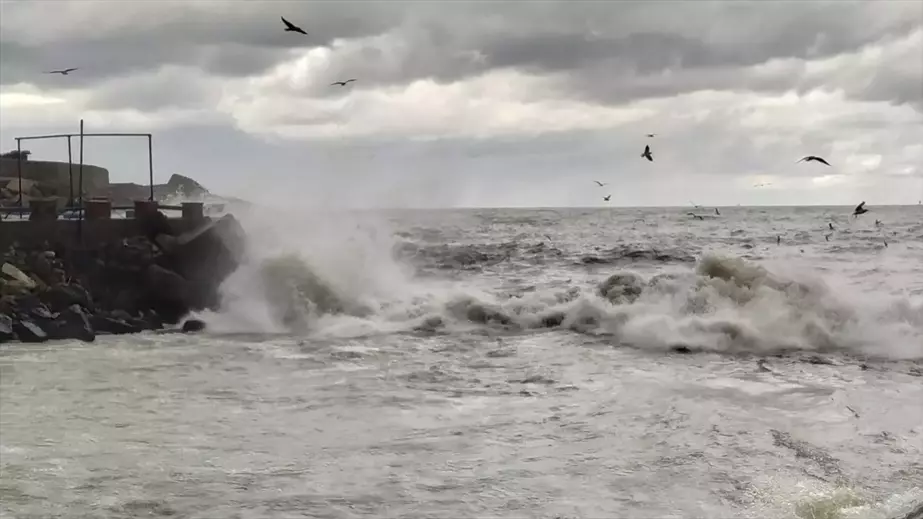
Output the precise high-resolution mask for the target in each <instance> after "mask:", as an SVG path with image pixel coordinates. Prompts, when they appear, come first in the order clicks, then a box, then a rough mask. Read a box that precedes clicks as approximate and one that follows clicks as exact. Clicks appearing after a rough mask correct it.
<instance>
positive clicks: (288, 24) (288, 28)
mask: <svg viewBox="0 0 923 519" xmlns="http://www.w3.org/2000/svg"><path fill="white" fill-rule="evenodd" d="M280 18H282V23H284V24H285V32H300V33H301V34H304V35H305V36H307V35H308V33H306V32H304V29H302V28H301V27H298V26H297V25H295V24H293V23H292V22H290V21H288V20H286V19H285V17H284V16H280Z"/></svg>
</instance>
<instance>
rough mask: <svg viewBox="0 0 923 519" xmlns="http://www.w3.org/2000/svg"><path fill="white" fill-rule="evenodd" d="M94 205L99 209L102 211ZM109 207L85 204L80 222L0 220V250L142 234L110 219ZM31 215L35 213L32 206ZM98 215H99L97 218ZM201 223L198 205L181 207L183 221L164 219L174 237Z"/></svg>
mask: <svg viewBox="0 0 923 519" xmlns="http://www.w3.org/2000/svg"><path fill="white" fill-rule="evenodd" d="M139 204H146V202H143V201H142V202H139ZM97 206H102V207H101V209H102V211H100V210H99V209H98V208H97ZM110 206H111V205H110V204H108V203H106V202H102V203H101V202H87V215H86V216H87V218H88V219H85V220H83V221H79V220H55V219H44V218H43V219H32V220H5V221H0V250H6V249H7V248H9V247H10V246H11V245H13V244H14V243H18V244H19V245H20V246H23V247H37V246H40V245H41V244H43V243H46V242H47V243H49V244H53V245H60V246H63V247H65V248H67V247H74V248H82V247H87V246H90V247H94V246H97V245H99V244H102V243H117V242H120V241H122V240H124V239H127V238H131V237H134V236H138V235H139V234H144V230H145V226H144V225H143V224H142V222H141V221H140V220H138V219H135V218H118V219H112V218H110V217H109V214H110ZM136 207H137V206H136ZM152 207H154V208H156V207H157V205H156V204H154V205H153V206H152ZM155 210H156V209H155ZM136 211H137V209H136ZM33 212H35V208H34V207H33ZM97 213H102V214H99V215H97ZM55 216H56V215H52V216H51V217H52V218H53V217H55ZM203 221H204V216H203V208H202V204H197V203H185V204H183V217H182V218H167V219H166V222H167V223H168V224H169V226H170V229H171V231H172V232H173V233H174V234H182V233H185V232H189V231H191V230H193V229H196V228H198V227H200V226H201V225H202V223H203Z"/></svg>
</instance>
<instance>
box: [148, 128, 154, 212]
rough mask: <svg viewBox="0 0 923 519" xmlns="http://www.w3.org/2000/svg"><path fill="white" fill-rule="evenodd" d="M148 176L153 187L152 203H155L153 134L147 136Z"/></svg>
mask: <svg viewBox="0 0 923 519" xmlns="http://www.w3.org/2000/svg"><path fill="white" fill-rule="evenodd" d="M147 176H148V182H149V183H150V186H151V202H153V201H154V146H153V144H152V143H151V134H147Z"/></svg>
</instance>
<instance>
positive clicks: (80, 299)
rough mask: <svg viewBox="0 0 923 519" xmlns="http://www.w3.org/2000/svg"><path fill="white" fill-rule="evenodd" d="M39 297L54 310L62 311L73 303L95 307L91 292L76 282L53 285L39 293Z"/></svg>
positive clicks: (89, 307) (90, 307) (85, 306)
mask: <svg viewBox="0 0 923 519" xmlns="http://www.w3.org/2000/svg"><path fill="white" fill-rule="evenodd" d="M38 297H39V300H40V301H41V302H42V303H44V304H45V306H47V307H48V308H49V309H50V310H51V311H52V312H61V311H63V310H65V309H66V308H69V307H70V306H71V305H80V306H82V307H83V308H86V309H88V310H91V311H92V309H93V303H92V300H91V299H90V293H89V292H87V291H86V289H85V288H83V287H82V286H80V285H78V284H76V283H66V284H62V285H57V286H54V287H51V288H49V289H48V290H45V291H43V292H41V293H39V295H38Z"/></svg>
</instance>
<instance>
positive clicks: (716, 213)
mask: <svg viewBox="0 0 923 519" xmlns="http://www.w3.org/2000/svg"><path fill="white" fill-rule="evenodd" d="M715 215H716V216H721V212H720V211H718V208H717V207H716V208H715Z"/></svg>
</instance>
